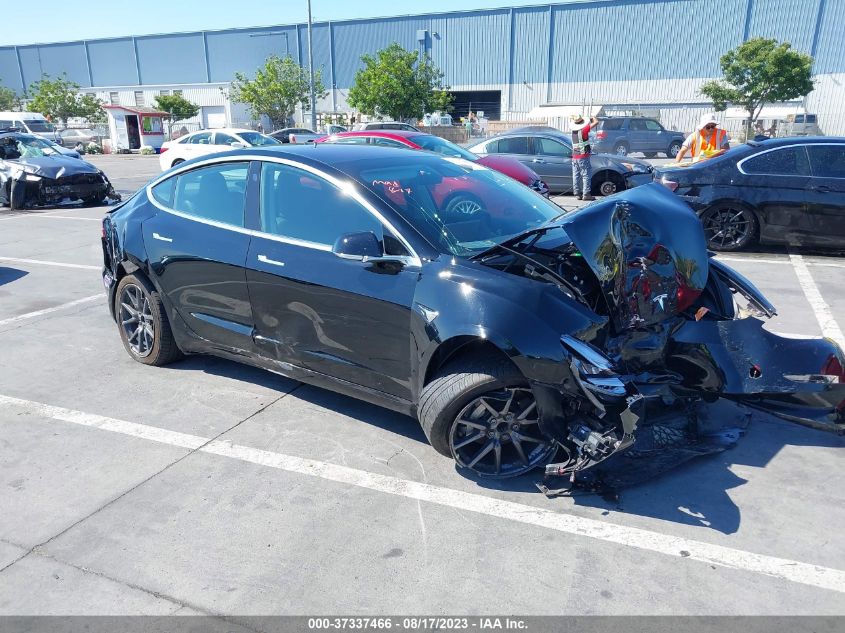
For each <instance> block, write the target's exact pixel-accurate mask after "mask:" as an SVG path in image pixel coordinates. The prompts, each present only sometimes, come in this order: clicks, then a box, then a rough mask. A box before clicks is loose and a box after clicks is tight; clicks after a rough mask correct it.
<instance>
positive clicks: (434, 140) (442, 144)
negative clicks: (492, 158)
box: [411, 135, 478, 160]
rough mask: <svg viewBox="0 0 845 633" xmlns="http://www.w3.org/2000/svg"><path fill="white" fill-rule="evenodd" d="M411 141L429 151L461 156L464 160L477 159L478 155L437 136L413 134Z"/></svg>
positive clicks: (455, 156) (456, 156)
mask: <svg viewBox="0 0 845 633" xmlns="http://www.w3.org/2000/svg"><path fill="white" fill-rule="evenodd" d="M411 141H412V142H414V143H416V144H417V145H419V146H420V147H422V148H423V149H424V150H426V151H429V152H435V153H437V154H443V155H444V156H452V157H453V158H463V159H466V160H478V156H476V155H475V154H473V153H471V152H468V151H467V150H465V149H464V148H463V147H459V146H458V145H455V144H454V143H452V142H451V141H447V140H446V139H445V138H440V137H439V136H429V135H424V136H413V137H411Z"/></svg>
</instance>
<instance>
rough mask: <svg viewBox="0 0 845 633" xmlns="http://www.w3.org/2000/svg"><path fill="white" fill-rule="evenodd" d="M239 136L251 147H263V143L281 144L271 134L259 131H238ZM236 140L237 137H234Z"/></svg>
mask: <svg viewBox="0 0 845 633" xmlns="http://www.w3.org/2000/svg"><path fill="white" fill-rule="evenodd" d="M239 135H240V137H241V138H242V139H243V141H244V142H245V143H247V144H248V145H251V146H252V147H263V146H265V145H281V143H279V141H277V140H276V139H274V138H273V137H272V136H267V135H266V134H261V133H260V132H240V133H239ZM236 140H237V139H236Z"/></svg>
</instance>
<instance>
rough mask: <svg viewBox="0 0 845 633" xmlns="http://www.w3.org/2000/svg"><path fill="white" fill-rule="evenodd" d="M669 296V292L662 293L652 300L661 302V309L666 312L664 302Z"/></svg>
mask: <svg viewBox="0 0 845 633" xmlns="http://www.w3.org/2000/svg"><path fill="white" fill-rule="evenodd" d="M668 298H669V295H667V294H662V295H657V296H656V297H655V298H654V299H652V300H651V301H652V302H653V303H659V304H660V309H661V310H663V311H664V312H666V308H665V307H664V306H663V302H664V301H665V300H666V299H668Z"/></svg>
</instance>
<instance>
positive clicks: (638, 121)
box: [628, 119, 646, 132]
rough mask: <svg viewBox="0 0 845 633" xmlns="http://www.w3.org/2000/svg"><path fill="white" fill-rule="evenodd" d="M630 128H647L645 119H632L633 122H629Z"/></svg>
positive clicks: (638, 129)
mask: <svg viewBox="0 0 845 633" xmlns="http://www.w3.org/2000/svg"><path fill="white" fill-rule="evenodd" d="M628 129H629V130H635V131H637V132H641V131H643V130H645V129H646V127H645V121H643V120H642V119H631V122H630V123H628Z"/></svg>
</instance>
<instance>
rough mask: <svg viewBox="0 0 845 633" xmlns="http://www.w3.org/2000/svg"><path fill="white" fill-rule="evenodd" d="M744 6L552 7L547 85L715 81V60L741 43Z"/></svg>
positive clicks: (694, 2)
mask: <svg viewBox="0 0 845 633" xmlns="http://www.w3.org/2000/svg"><path fill="white" fill-rule="evenodd" d="M746 2H747V0H668V1H665V0H664V1H660V0H658V1H652V2H647V3H646V2H625V3H618V4H617V3H614V4H604V3H602V4H588V5H586V6H579V5H574V4H573V5H556V6H555V7H554V11H553V32H554V42H553V47H554V48H553V62H554V63H553V65H552V81H554V82H568V81H585V80H589V79H594V80H596V81H610V80H613V79H616V78H624V79H628V80H631V79H667V78H671V77H711V76H714V75H715V74H717V73H718V71H719V56H720V55H721V54H722V53H723V52H724V51H726V50H728V49H729V48H732V47H734V46H736V45H737V44H738V43H739V42H741V41H742V34H743V19H744V16H745V12H746ZM699 29H701V30H703V31H704V32H703V33H702V34H701V36H700V37H698V38H696V36H695V34H696V33H697V32H698V30H699ZM582 41H583V42H584V43H583V44H581V42H582ZM692 43H697V46H696V45H693V46H692V48H693V50H690V45H691V44H692ZM554 98H555V97H554V96H552V99H553V100H554Z"/></svg>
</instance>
